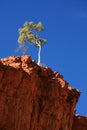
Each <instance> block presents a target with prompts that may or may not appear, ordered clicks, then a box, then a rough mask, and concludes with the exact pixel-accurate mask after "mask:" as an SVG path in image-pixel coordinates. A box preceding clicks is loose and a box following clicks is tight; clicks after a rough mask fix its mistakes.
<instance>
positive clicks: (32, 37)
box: [18, 22, 47, 65]
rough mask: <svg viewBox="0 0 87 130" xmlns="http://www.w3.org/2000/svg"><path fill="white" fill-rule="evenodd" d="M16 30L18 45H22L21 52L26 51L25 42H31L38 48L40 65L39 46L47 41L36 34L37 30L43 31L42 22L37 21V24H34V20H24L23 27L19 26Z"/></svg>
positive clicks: (39, 53)
mask: <svg viewBox="0 0 87 130" xmlns="http://www.w3.org/2000/svg"><path fill="white" fill-rule="evenodd" d="M18 31H19V38H18V43H19V44H20V47H22V49H23V53H25V52H26V45H25V43H26V42H28V43H31V44H33V45H35V46H36V47H38V48H39V50H38V65H40V55H41V47H42V45H43V44H45V43H46V42H47V41H46V39H42V38H40V37H39V35H38V32H39V31H44V27H43V24H42V22H38V23H37V24H35V23H34V22H25V23H24V25H23V28H19V29H18Z"/></svg>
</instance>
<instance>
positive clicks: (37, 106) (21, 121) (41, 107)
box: [0, 56, 87, 130]
mask: <svg viewBox="0 0 87 130" xmlns="http://www.w3.org/2000/svg"><path fill="white" fill-rule="evenodd" d="M79 96H80V92H79V91H78V90H77V89H74V88H72V87H71V86H69V85H68V83H67V82H66V81H65V80H64V78H63V76H62V75H60V74H59V73H58V72H53V71H52V70H51V69H50V68H48V67H44V66H38V65H37V64H36V63H35V61H33V60H32V59H31V57H30V56H18V57H14V56H12V57H9V58H3V59H0V130H86V129H87V118H86V117H82V116H80V118H78V116H76V115H75V106H76V103H77V102H78V99H79ZM83 118H84V119H83ZM80 119H81V120H80ZM84 121H85V123H84ZM80 126H81V129H80ZM83 127H84V129H83Z"/></svg>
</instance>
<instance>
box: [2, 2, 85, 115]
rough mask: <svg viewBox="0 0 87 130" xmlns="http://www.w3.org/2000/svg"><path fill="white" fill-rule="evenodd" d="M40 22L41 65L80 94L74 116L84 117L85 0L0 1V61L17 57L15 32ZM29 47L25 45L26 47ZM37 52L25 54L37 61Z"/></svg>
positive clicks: (30, 47) (32, 50)
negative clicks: (42, 43)
mask: <svg viewBox="0 0 87 130" xmlns="http://www.w3.org/2000/svg"><path fill="white" fill-rule="evenodd" d="M25 21H34V22H35V23H37V22H39V21H42V23H43V25H44V27H45V31H44V32H43V33H41V36H42V37H43V38H46V39H47V41H48V43H47V44H46V45H44V46H43V48H42V53H41V62H42V63H43V64H45V65H47V66H49V67H50V68H52V69H53V70H54V71H58V72H60V73H61V74H62V75H63V76H64V79H65V80H67V82H69V84H70V85H71V86H73V87H74V88H77V89H79V90H80V91H81V97H80V99H79V102H78V104H77V108H76V109H77V113H78V114H81V115H85V116H87V103H86V100H87V0H14V1H12V0H0V45H1V46H0V57H1V58H3V57H8V56H13V55H15V56H17V55H22V53H21V52H20V51H19V52H16V50H17V48H18V43H17V39H18V36H19V34H18V28H20V27H22V25H23V23H24V22H25ZM27 45H28V44H27ZM37 51H38V50H37V49H36V48H34V46H31V45H28V51H27V53H26V54H29V55H31V56H32V59H35V60H36V61H37Z"/></svg>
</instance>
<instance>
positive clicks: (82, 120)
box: [72, 115, 87, 130]
mask: <svg viewBox="0 0 87 130" xmlns="http://www.w3.org/2000/svg"><path fill="white" fill-rule="evenodd" d="M72 130H87V117H84V116H81V115H75V116H74V119H73V125H72Z"/></svg>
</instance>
